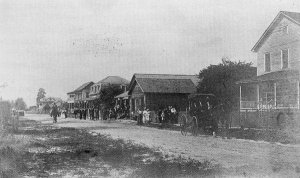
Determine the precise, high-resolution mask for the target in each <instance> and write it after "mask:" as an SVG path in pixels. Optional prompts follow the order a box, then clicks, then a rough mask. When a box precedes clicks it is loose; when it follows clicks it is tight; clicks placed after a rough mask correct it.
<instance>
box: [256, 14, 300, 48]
mask: <svg viewBox="0 0 300 178" xmlns="http://www.w3.org/2000/svg"><path fill="white" fill-rule="evenodd" d="M284 12H285V11H280V12H279V13H278V14H277V15H276V17H275V18H274V19H273V21H272V22H271V23H270V25H269V26H268V27H267V29H266V30H265V31H264V33H263V34H262V35H261V37H260V38H259V40H258V41H257V42H256V43H255V45H254V46H253V48H252V49H251V51H252V52H256V50H255V48H257V46H258V45H259V44H260V43H261V41H262V39H263V38H264V37H265V35H266V33H267V32H268V31H269V30H270V28H271V27H272V26H273V25H274V23H275V22H276V21H277V19H278V18H279V16H281V15H283V16H285V17H287V18H288V19H289V20H291V21H293V22H294V23H296V24H298V25H300V23H299V22H297V21H295V20H294V19H293V18H292V17H290V16H288V15H287V14H285V13H284Z"/></svg>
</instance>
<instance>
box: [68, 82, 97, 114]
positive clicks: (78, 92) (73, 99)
mask: <svg viewBox="0 0 300 178" xmlns="http://www.w3.org/2000/svg"><path fill="white" fill-rule="evenodd" d="M93 84H94V82H86V83H84V84H82V85H81V86H80V87H78V88H77V89H75V90H74V91H72V92H69V93H67V95H68V99H67V102H68V104H69V108H68V109H69V111H70V112H71V113H73V112H74V110H76V109H85V108H87V99H88V98H89V94H90V87H91V86H92V85H93Z"/></svg>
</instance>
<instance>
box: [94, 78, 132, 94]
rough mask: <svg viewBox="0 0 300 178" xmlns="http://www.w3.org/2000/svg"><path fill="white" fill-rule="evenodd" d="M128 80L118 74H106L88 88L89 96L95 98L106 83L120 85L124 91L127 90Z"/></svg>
mask: <svg viewBox="0 0 300 178" xmlns="http://www.w3.org/2000/svg"><path fill="white" fill-rule="evenodd" d="M128 84H129V81H128V80H126V79H124V78H122V77H119V76H108V77H105V78H104V79H102V80H100V81H99V82H97V83H95V84H93V85H92V86H91V88H90V98H91V99H92V98H96V97H97V96H98V95H99V92H100V90H101V89H102V88H103V87H105V86H108V85H115V86H120V88H121V89H122V90H123V91H124V92H125V91H126V90H127V87H128Z"/></svg>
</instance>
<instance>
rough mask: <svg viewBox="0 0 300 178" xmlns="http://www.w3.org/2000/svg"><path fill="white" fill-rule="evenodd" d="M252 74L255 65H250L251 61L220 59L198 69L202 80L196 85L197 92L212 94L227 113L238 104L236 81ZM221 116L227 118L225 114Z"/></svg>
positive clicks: (254, 70) (253, 73) (252, 75)
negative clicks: (216, 62)
mask: <svg viewBox="0 0 300 178" xmlns="http://www.w3.org/2000/svg"><path fill="white" fill-rule="evenodd" d="M254 76H256V67H252V63H246V62H241V61H238V62H233V61H230V60H228V59H222V62H221V63H219V64H218V65H210V66H208V67H207V68H205V69H203V70H201V71H200V73H199V78H200V79H202V81H201V82H200V83H199V85H198V92H199V93H211V94H214V95H215V96H216V97H217V99H218V100H219V103H222V104H224V110H225V112H226V113H227V114H229V113H230V112H231V111H233V110H234V109H237V108H238V106H239V86H238V85H237V84H236V82H237V81H239V80H242V79H247V78H251V77H254ZM223 118H224V119H228V117H225V116H224V117H223Z"/></svg>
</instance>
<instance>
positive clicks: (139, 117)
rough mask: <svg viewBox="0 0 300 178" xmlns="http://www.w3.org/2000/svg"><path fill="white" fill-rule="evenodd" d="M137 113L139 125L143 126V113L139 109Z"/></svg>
mask: <svg viewBox="0 0 300 178" xmlns="http://www.w3.org/2000/svg"><path fill="white" fill-rule="evenodd" d="M137 113H138V118H137V124H138V125H142V124H143V111H142V110H140V109H138V110H137Z"/></svg>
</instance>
